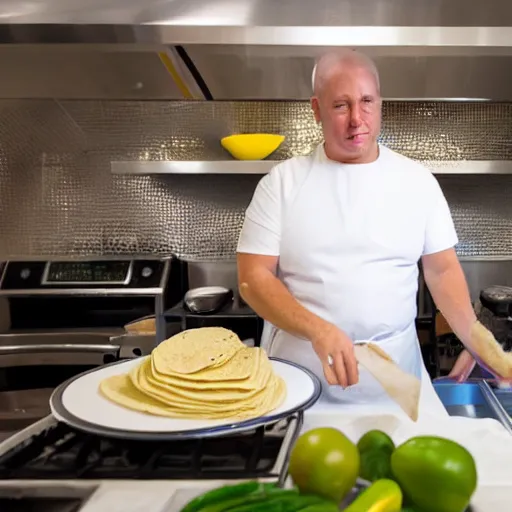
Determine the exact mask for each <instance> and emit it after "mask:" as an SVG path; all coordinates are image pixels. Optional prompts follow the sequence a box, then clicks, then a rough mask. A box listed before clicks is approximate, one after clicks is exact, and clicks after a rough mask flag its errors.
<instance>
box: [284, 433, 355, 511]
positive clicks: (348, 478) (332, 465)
mask: <svg viewBox="0 0 512 512" xmlns="http://www.w3.org/2000/svg"><path fill="white" fill-rule="evenodd" d="M288 471H289V474H290V476H291V478H292V480H293V483H294V484H295V485H296V486H297V487H298V488H299V491H300V492H301V493H306V494H309V493H311V494H316V495H318V496H322V497H323V498H325V499H327V500H331V501H334V502H336V503H340V502H341V501H342V500H343V498H344V497H345V496H346V495H347V494H348V493H349V492H350V490H351V489H352V487H353V486H354V484H355V482H356V479H357V476H358V474H359V451H358V449H357V447H356V445H355V444H354V443H353V442H352V441H351V440H350V439H348V438H347V437H346V436H345V435H344V434H342V433H341V432H340V431H339V430H337V429H335V428H329V427H325V428H316V429H312V430H309V431H307V432H305V433H304V434H302V435H301V436H300V437H299V439H298V440H297V442H296V443H295V446H294V447H293V449H292V452H291V454H290V466H289V470H288Z"/></svg>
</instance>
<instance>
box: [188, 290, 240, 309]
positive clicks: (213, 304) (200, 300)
mask: <svg viewBox="0 0 512 512" xmlns="http://www.w3.org/2000/svg"><path fill="white" fill-rule="evenodd" d="M232 300H233V291H232V290H231V289H229V288H225V287H224V286H202V287H200V288H193V289H191V290H189V291H188V292H187V293H186V294H185V297H184V298H183V303H184V305H185V307H186V308H187V309H188V310H189V311H191V312H192V313H197V314H209V313H216V312H217V311H219V310H221V309H222V308H223V307H224V306H225V305H226V304H227V303H228V302H229V301H232Z"/></svg>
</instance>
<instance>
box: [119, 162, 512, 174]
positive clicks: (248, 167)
mask: <svg viewBox="0 0 512 512" xmlns="http://www.w3.org/2000/svg"><path fill="white" fill-rule="evenodd" d="M279 162H280V161H279V160H245V161H241V160H210V161H185V160H174V161H151V162H148V161H144V162H141V161H131V162H112V163H111V171H112V173H113V174H125V175H139V176H140V175H142V176H147V175H152V174H266V173H268V172H269V171H270V169H272V167H273V166H274V165H277V164H278V163H279ZM422 163H423V164H424V165H426V166H427V167H428V168H430V169H431V170H432V172H433V173H434V174H512V160H473V161H446V160H445V161H428V162H422Z"/></svg>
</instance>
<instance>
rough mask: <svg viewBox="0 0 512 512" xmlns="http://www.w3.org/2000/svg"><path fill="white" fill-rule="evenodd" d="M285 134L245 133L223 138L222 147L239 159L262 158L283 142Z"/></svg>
mask: <svg viewBox="0 0 512 512" xmlns="http://www.w3.org/2000/svg"><path fill="white" fill-rule="evenodd" d="M283 140H284V136H283V135H273V134H271V133H244V134H240V135H230V136H229V137H224V138H223V139H221V141H220V143H221V144H222V147H223V148H224V149H225V150H226V151H229V153H230V154H231V156H232V157H234V158H236V159H238V160H262V159H263V158H266V157H267V156H268V155H270V154H271V153H273V152H274V151H275V150H276V149H277V148H278V147H279V146H280V145H281V144H282V142H283Z"/></svg>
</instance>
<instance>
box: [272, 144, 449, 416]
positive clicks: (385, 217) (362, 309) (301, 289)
mask: <svg viewBox="0 0 512 512" xmlns="http://www.w3.org/2000/svg"><path fill="white" fill-rule="evenodd" d="M382 155H383V157H382V158H380V159H379V161H378V162H375V163H374V164H368V165H355V166H339V165H338V164H334V163H333V162H332V161H329V160H328V159H327V158H326V156H325V153H324V152H323V148H321V147H320V148H319V149H318V150H317V151H316V154H315V156H314V157H313V159H312V160H311V165H312V166H313V167H311V172H309V174H308V175H307V177H306V178H305V180H304V182H303V183H302V184H301V187H300V189H299V190H298V191H297V192H296V193H295V194H294V196H293V198H289V200H288V201H287V203H286V204H285V205H284V207H283V211H282V213H281V214H282V219H281V225H282V232H281V248H280V260H279V269H278V275H279V277H280V278H281V279H282V280H283V282H284V283H285V285H286V286H287V287H288V289H289V290H290V292H291V293H292V295H293V296H294V297H295V298H296V299H297V300H298V301H299V302H301V303H302V304H303V305H304V306H305V307H306V308H308V309H309V310H310V311H312V312H314V313H315V314H317V315H319V316H320V317H322V318H324V319H325V320H327V321H329V322H332V323H334V324H335V325H337V326H338V327H340V328H341V329H343V331H344V332H345V333H346V334H347V335H348V336H349V337H350V338H351V339H352V340H354V341H355V342H357V341H371V342H373V343H376V344H377V345H378V346H380V347H381V348H382V349H383V350H384V351H385V352H387V353H388V354H389V356H390V357H391V358H392V359H393V360H394V361H395V362H396V363H397V364H398V365H399V366H400V367H401V368H402V369H403V370H405V371H406V372H409V373H412V374H414V375H416V376H417V377H419V378H421V379H422V391H421V403H420V407H422V408H428V409H429V413H430V414H432V413H434V414H441V415H445V416H446V415H447V413H446V410H445V409H444V407H443V406H442V404H441V402H440V400H439V399H438V398H437V394H436V393H435V390H434V388H433V386H432V383H431V380H430V378H429V376H428V374H427V371H426V369H425V365H424V364H423V360H422V357H421V351H420V347H419V343H418V339H417V334H416V329H415V325H414V319H415V316H416V303H415V293H416V290H417V282H418V269H417V261H418V259H419V257H420V256H421V251H422V248H423V243H424V238H423V233H422V230H421V224H420V226H418V224H419V221H418V218H417V217H414V216H413V215H407V213H409V212H412V211H414V200H415V199H414V198H413V197H409V196H408V195H407V194H402V193H400V192H399V191H398V192H397V190H398V189H399V187H398V185H400V183H397V182H396V181H393V180H394V179H395V178H394V174H393V172H394V171H393V170H391V172H390V171H389V169H390V167H391V165H390V164H386V154H385V153H384V152H382V151H381V156H382ZM386 165H388V167H386ZM393 165H394V164H393ZM404 212H406V214H405V215H404ZM262 346H263V347H264V348H266V349H267V352H268V353H269V355H271V356H275V357H280V358H283V359H286V360H290V361H294V362H296V363H298V364H300V365H303V366H305V367H306V368H309V369H310V370H311V371H313V372H314V373H315V374H316V375H317V376H318V377H319V378H320V379H321V381H322V386H323V392H322V397H321V402H322V403H330V404H333V406H335V407H339V406H342V404H350V403H352V404H354V403H356V404H363V403H367V404H375V405H376V404H377V403H381V404H387V405H389V406H390V407H391V408H392V409H393V408H394V403H393V402H391V400H390V399H389V398H388V396H387V395H386V393H385V392H384V389H383V388H382V386H381V385H380V384H379V383H378V382H377V381H376V380H375V379H374V378H373V377H372V376H371V375H370V374H369V373H368V372H367V371H366V370H365V369H364V368H361V367H359V383H358V384H357V385H355V386H353V387H351V388H349V389H346V390H343V389H342V388H341V387H340V386H329V385H328V384H327V382H326V381H325V379H324V375H323V370H322V365H321V363H320V361H319V359H318V357H317V355H316V353H315V352H314V350H313V348H312V345H311V343H310V342H309V341H307V340H302V339H298V338H295V337H294V336H291V335H290V334H288V333H286V332H284V331H281V330H277V329H275V328H274V327H273V326H271V325H270V324H268V323H266V324H265V329H264V332H263V336H262ZM420 414H421V410H420Z"/></svg>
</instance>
